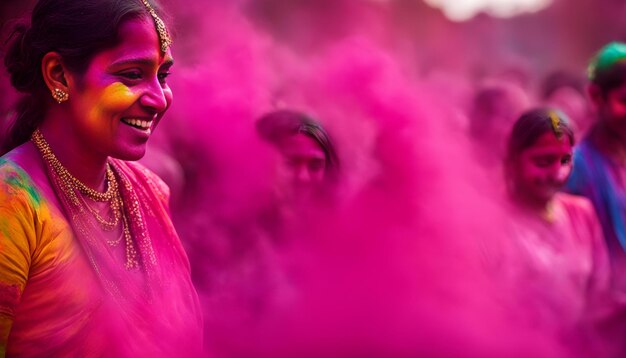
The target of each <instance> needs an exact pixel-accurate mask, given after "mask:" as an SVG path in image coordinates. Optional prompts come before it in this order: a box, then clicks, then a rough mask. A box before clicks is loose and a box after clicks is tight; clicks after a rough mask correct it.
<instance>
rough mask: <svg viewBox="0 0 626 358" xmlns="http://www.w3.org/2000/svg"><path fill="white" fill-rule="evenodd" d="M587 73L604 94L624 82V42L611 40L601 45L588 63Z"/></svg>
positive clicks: (625, 71) (625, 64)
mask: <svg viewBox="0 0 626 358" xmlns="http://www.w3.org/2000/svg"><path fill="white" fill-rule="evenodd" d="M587 75H588V76H589V80H590V81H591V83H593V84H595V85H596V86H598V88H600V91H601V93H602V95H604V96H606V95H607V94H608V93H609V92H610V91H612V90H613V89H615V88H617V87H619V86H621V85H623V84H624V83H626V44H624V43H621V42H611V43H608V44H607V45H605V46H604V47H602V48H601V49H600V51H598V53H597V54H596V55H595V56H594V58H593V59H592V60H591V62H590V63H589V67H588V68H587Z"/></svg>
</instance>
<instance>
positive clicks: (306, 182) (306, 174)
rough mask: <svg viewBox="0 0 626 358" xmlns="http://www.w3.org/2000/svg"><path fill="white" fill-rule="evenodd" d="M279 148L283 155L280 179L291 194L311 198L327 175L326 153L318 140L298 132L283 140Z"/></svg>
mask: <svg viewBox="0 0 626 358" xmlns="http://www.w3.org/2000/svg"><path fill="white" fill-rule="evenodd" d="M279 150H280V153H281V156H282V157H283V163H282V165H281V166H280V168H279V169H280V170H279V174H280V176H281V178H280V181H281V182H282V183H283V185H285V186H286V187H288V188H289V189H290V190H289V192H290V194H291V195H293V196H296V197H299V198H300V199H302V198H309V197H310V196H312V195H315V193H316V191H317V190H318V189H319V188H320V187H321V186H322V185H323V183H324V180H325V176H326V165H327V163H326V154H325V153H324V150H323V149H322V148H321V147H320V145H319V144H318V143H317V141H316V140H315V139H313V138H311V137H309V136H308V135H306V134H303V133H298V134H296V135H293V136H289V137H287V138H285V139H284V140H282V141H281V142H280V144H279Z"/></svg>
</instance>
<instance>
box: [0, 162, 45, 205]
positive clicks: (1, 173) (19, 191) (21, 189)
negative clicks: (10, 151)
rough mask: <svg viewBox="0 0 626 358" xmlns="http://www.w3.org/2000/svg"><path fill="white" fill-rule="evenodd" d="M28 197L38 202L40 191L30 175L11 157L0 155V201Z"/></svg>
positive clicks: (29, 199) (31, 200)
mask: <svg viewBox="0 0 626 358" xmlns="http://www.w3.org/2000/svg"><path fill="white" fill-rule="evenodd" d="M18 198H20V199H28V201H29V202H33V203H39V202H40V201H41V193H40V192H39V190H37V188H36V187H35V183H34V182H33V180H32V178H31V177H30V175H29V174H28V173H27V172H26V171H25V170H24V168H22V167H21V166H20V165H19V164H18V163H17V162H15V161H14V160H12V158H11V157H8V156H2V157H0V201H3V202H6V201H7V200H14V199H18Z"/></svg>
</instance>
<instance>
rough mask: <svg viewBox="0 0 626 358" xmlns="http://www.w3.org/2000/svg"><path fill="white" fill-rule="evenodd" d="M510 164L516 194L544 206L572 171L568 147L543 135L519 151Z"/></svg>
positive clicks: (567, 141) (565, 141)
mask: <svg viewBox="0 0 626 358" xmlns="http://www.w3.org/2000/svg"><path fill="white" fill-rule="evenodd" d="M512 164H513V165H514V177H513V180H514V183H515V189H516V191H517V194H518V195H521V197H523V198H525V199H528V200H530V201H533V202H537V203H547V202H548V201H549V200H550V199H552V197H553V196H554V194H556V193H557V192H558V191H559V190H560V189H561V188H562V187H563V185H564V184H565V182H566V181H567V178H568V177H569V175H570V173H571V172H572V144H571V142H570V139H569V137H568V136H566V135H563V136H562V137H561V138H557V136H556V135H555V134H554V133H553V132H546V133H544V134H543V135H541V136H540V137H539V138H538V139H537V141H536V142H535V143H534V144H533V145H532V146H530V147H528V148H526V149H524V150H522V152H521V153H520V154H519V156H518V157H517V159H516V163H512Z"/></svg>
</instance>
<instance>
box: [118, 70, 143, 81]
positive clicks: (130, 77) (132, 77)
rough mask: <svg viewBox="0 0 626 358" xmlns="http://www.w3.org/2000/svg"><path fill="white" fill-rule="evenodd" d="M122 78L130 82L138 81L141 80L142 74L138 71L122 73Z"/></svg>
mask: <svg viewBox="0 0 626 358" xmlns="http://www.w3.org/2000/svg"><path fill="white" fill-rule="evenodd" d="M120 76H122V77H124V78H126V79H128V80H138V79H141V73H140V72H138V71H130V72H122V73H120Z"/></svg>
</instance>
